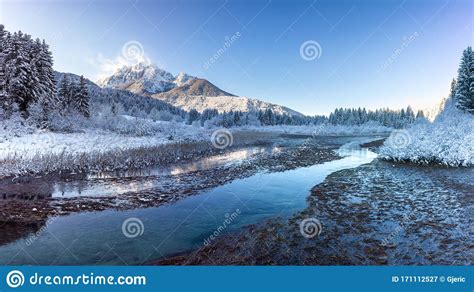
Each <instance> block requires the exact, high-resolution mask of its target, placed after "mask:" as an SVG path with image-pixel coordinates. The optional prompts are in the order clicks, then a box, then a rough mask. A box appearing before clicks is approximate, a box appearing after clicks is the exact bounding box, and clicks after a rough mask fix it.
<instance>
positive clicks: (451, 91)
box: [449, 78, 457, 98]
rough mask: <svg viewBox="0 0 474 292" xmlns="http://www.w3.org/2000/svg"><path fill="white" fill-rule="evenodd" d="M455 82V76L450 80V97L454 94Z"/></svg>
mask: <svg viewBox="0 0 474 292" xmlns="http://www.w3.org/2000/svg"><path fill="white" fill-rule="evenodd" d="M456 84H457V81H456V78H453V81H451V89H450V91H449V96H450V97H452V98H454V96H455V95H456Z"/></svg>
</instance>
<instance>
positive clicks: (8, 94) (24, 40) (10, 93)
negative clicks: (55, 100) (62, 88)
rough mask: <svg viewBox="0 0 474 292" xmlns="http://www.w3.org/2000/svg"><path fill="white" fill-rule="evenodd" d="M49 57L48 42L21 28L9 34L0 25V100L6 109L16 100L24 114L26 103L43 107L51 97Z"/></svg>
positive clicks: (51, 63) (52, 94)
mask: <svg viewBox="0 0 474 292" xmlns="http://www.w3.org/2000/svg"><path fill="white" fill-rule="evenodd" d="M52 66H53V61H52V56H51V52H50V51H49V48H48V46H47V45H46V43H45V42H44V41H43V42H41V41H40V40H39V39H37V40H36V41H34V40H33V39H32V38H31V36H30V35H27V34H24V33H22V32H21V31H19V32H15V33H13V34H11V33H9V32H7V31H6V30H5V29H4V26H3V25H1V26H0V75H1V76H0V84H2V85H1V86H0V102H1V104H2V108H3V110H4V111H6V112H11V111H12V109H13V108H14V107H13V105H14V104H16V105H17V106H18V108H19V110H20V111H21V112H22V115H23V116H24V117H26V116H28V107H29V106H30V105H32V104H33V103H35V102H40V104H41V105H43V106H44V107H46V105H47V104H48V101H49V99H50V98H52V97H54V92H55V89H56V87H55V85H54V71H53V69H52Z"/></svg>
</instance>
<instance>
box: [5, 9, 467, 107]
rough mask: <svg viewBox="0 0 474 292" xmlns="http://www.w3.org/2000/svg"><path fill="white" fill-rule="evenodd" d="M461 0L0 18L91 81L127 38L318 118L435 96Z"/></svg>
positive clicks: (184, 67) (449, 57)
mask: <svg viewBox="0 0 474 292" xmlns="http://www.w3.org/2000/svg"><path fill="white" fill-rule="evenodd" d="M473 3H474V1H470V0H457V1H456V0H451V1H450V0H426V1H422V0H416V1H415V0H414V1H403V0H393V1H392V0H386V1H378V0H370V1H369V0H366V1H348V0H345V1H342V0H339V1H337V0H335V1H334V0H333V1H299V0H294V1H290V0H288V1H283V0H255V1H250V0H241V1H230V0H229V1H211V0H194V1H191V0H185V1H171V0H166V1H120V0H119V1H104V0H95V1H94V0H91V1H87V0H84V1H77V0H76V1H74V0H73V1H10V0H0V22H1V23H2V24H4V25H5V26H6V29H7V30H9V31H17V30H22V31H24V32H26V33H29V34H31V35H33V36H34V37H40V38H44V39H45V40H46V41H47V43H49V44H50V45H51V49H52V51H53V54H54V58H55V68H56V70H58V71H66V72H73V73H76V74H84V75H85V76H86V77H88V78H90V79H92V80H96V79H97V78H98V76H103V75H104V74H107V73H108V72H109V71H110V70H111V69H112V68H113V67H114V66H116V65H117V64H118V61H120V60H121V59H120V56H121V54H122V47H123V46H124V44H126V43H127V42H129V41H137V42H138V43H139V44H140V45H141V46H142V48H143V50H144V54H145V56H146V57H147V58H149V59H150V60H152V61H153V62H154V63H156V64H157V65H158V66H159V67H161V68H163V69H166V70H168V71H170V72H171V73H173V74H177V73H179V72H181V71H185V72H187V73H189V74H191V75H197V76H200V77H203V78H206V79H208V80H209V81H211V82H212V83H214V84H215V85H217V86H219V87H220V88H222V89H223V90H225V91H228V92H231V93H234V94H237V95H241V96H248V97H254V98H259V99H262V100H266V101H270V102H274V103H278V104H283V105H286V106H289V107H291V108H293V109H295V110H298V111H300V112H303V113H306V114H327V113H329V112H330V111H332V110H333V109H334V108H335V107H359V106H361V107H366V108H371V109H375V108H380V107H391V108H400V107H405V106H407V105H408V104H410V105H412V106H414V107H415V108H424V107H428V106H430V105H434V104H435V103H436V102H438V101H439V100H440V99H441V98H443V97H445V96H446V95H447V94H448V92H449V86H450V81H451V79H452V78H453V77H454V76H455V75H456V70H457V66H458V64H459V59H460V56H461V53H462V50H463V49H464V48H465V47H467V46H468V45H473V43H474V33H473V22H474V19H473V18H474V17H473V15H474V4H473ZM232 36H234V41H233V42H232V43H231V44H230V45H229V46H226V45H225V43H226V40H228V39H229V38H231V37H232ZM307 41H311V42H312V44H316V43H317V46H315V47H314V48H315V49H316V51H317V54H316V55H315V58H311V55H309V56H307V57H306V58H303V57H305V56H306V55H305V54H303V57H302V55H301V51H300V48H301V46H302V44H303V43H305V42H307ZM318 46H319V47H318ZM219 50H220V52H219ZM213 56H214V58H213ZM216 56H217V57H216ZM211 58H213V59H212V61H210V60H211ZM307 59H310V60H307ZM206 64H207V65H206ZM107 65H108V66H107Z"/></svg>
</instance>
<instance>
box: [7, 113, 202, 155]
mask: <svg viewBox="0 0 474 292" xmlns="http://www.w3.org/2000/svg"><path fill="white" fill-rule="evenodd" d="M157 123H160V125H161V126H162V129H163V131H161V132H157V133H156V134H154V135H146V136H131V135H123V134H119V133H114V132H111V131H107V130H101V129H89V130H85V131H83V132H76V133H59V132H51V131H44V130H35V131H34V132H33V133H26V134H24V135H14V136H10V135H6V134H5V133H1V132H0V159H3V158H5V157H7V156H12V155H16V156H20V157H24V158H28V157H31V156H32V155H38V154H39V155H41V154H46V153H48V154H59V153H68V154H80V153H87V152H107V151H110V150H125V149H134V148H141V147H151V146H157V145H162V144H167V143H178V142H183V141H197V140H202V139H204V138H207V139H208V137H209V135H207V134H206V132H205V131H204V130H201V129H198V128H196V127H193V126H187V125H183V124H182V123H174V122H157ZM1 134H4V135H1Z"/></svg>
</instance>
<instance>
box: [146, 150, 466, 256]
mask: <svg viewBox="0 0 474 292" xmlns="http://www.w3.org/2000/svg"><path fill="white" fill-rule="evenodd" d="M472 178H474V169H472V168H467V169H450V168H443V167H436V166H432V167H429V168H428V167H420V166H415V165H405V164H396V163H395V164H394V163H390V162H385V161H382V160H379V159H376V160H375V161H373V162H372V163H369V164H366V165H362V166H360V167H358V168H355V169H346V170H341V171H338V172H335V173H333V174H331V175H330V176H328V177H327V179H326V180H325V181H324V182H323V183H321V184H319V185H317V186H315V187H314V188H313V189H312V190H311V194H310V196H309V197H308V200H307V201H308V207H307V208H306V209H305V210H304V211H302V212H299V213H297V214H296V215H294V216H293V217H292V218H290V219H272V220H268V221H267V222H264V223H261V224H255V225H251V226H248V227H247V228H245V229H244V230H240V231H236V232H232V233H229V234H228V235H226V236H222V237H220V238H218V239H217V240H216V241H214V242H213V243H212V244H210V245H206V246H201V248H200V249H198V250H194V251H190V252H187V253H183V254H177V255H175V256H173V257H168V258H162V259H159V260H155V261H151V262H149V264H152V265H472V264H473V261H472V259H473V258H474V256H473V247H474V246H473V244H472V238H473V236H474V233H473V232H472V228H471V226H472V225H473V223H474V220H473V219H472V216H471V215H470V214H471V213H472V210H473V208H474V201H473V198H472V189H474V184H473V179H472ZM308 220H309V222H313V225H312V226H309V227H311V228H312V229H311V228H309V229H302V227H301V226H302V224H303V223H304V222H307V221H308ZM315 222H318V224H316V223H315ZM305 232H309V234H308V233H305ZM319 232H320V233H319ZM318 233H319V235H318Z"/></svg>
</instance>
